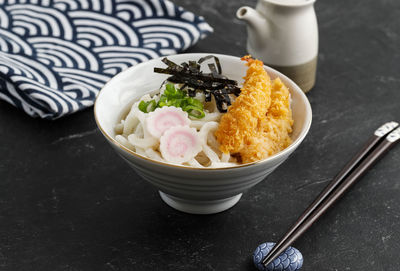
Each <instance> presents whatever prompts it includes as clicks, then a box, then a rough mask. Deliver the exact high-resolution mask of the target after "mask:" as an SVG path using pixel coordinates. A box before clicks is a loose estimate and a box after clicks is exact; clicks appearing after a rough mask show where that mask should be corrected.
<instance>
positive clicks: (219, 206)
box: [159, 191, 242, 215]
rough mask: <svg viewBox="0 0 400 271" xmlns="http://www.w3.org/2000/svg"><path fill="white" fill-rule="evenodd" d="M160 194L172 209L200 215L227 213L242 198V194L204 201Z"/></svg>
mask: <svg viewBox="0 0 400 271" xmlns="http://www.w3.org/2000/svg"><path fill="white" fill-rule="evenodd" d="M159 192H160V196H161V199H162V200H163V201H164V202H165V203H166V204H168V205H169V206H171V207H172V208H174V209H176V210H178V211H181V212H185V213H189V214H200V215H206V214H215V213H219V212H222V211H225V210H227V209H229V208H231V207H232V206H233V205H235V204H236V203H237V202H238V201H239V200H240V198H241V197H242V194H238V195H236V196H233V197H230V198H226V199H220V200H208V201H203V200H188V199H182V198H177V197H174V196H171V195H168V194H165V193H163V192H161V191H159Z"/></svg>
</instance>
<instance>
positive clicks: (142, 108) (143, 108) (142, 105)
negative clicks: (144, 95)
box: [138, 101, 150, 113]
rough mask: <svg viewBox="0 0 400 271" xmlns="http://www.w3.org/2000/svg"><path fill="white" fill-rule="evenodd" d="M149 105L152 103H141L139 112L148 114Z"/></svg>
mask: <svg viewBox="0 0 400 271" xmlns="http://www.w3.org/2000/svg"><path fill="white" fill-rule="evenodd" d="M149 103H150V102H145V101H141V102H140V103H139V106H138V107H139V110H140V111H142V112H144V113H147V106H148V105H149Z"/></svg>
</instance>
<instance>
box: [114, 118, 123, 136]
mask: <svg viewBox="0 0 400 271" xmlns="http://www.w3.org/2000/svg"><path fill="white" fill-rule="evenodd" d="M124 122H125V121H124V120H121V122H120V123H118V124H117V125H115V127H114V132H115V133H116V134H122V133H123V131H124Z"/></svg>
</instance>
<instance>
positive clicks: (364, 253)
mask: <svg viewBox="0 0 400 271" xmlns="http://www.w3.org/2000/svg"><path fill="white" fill-rule="evenodd" d="M176 2H177V3H178V4H180V5H182V6H184V7H186V8H187V9H189V10H192V11H194V12H196V13H197V14H200V15H203V16H205V17H206V19H207V21H208V22H209V23H210V24H211V25H212V26H213V27H214V29H215V32H214V34H212V35H211V36H209V37H208V38H207V39H205V40H203V41H201V42H199V43H198V44H197V45H196V46H194V47H193V48H191V49H190V50H189V52H213V53H225V54H231V55H236V56H241V55H244V54H245V53H246V49H245V41H246V30H245V26H244V25H243V24H242V23H241V22H239V21H238V20H237V19H236V18H235V16H234V14H235V12H236V10H237V8H239V7H240V6H242V5H249V6H254V5H255V1H254V0H253V1H244V0H241V1H229V0H223V1H221V0H213V1H211V0H209V1H194V0H179V1H176ZM315 7H316V12H317V17H318V23H319V33H320V53H319V60H318V61H319V62H318V78H317V84H316V86H315V88H314V89H313V90H312V91H311V92H310V93H309V94H307V96H308V98H309V100H310V102H311V105H312V108H313V124H312V127H311V130H310V132H309V134H308V136H307V138H306V139H305V141H304V142H303V143H302V145H301V146H300V147H299V148H298V149H297V150H296V152H295V153H294V154H293V155H292V156H291V157H290V158H289V159H288V160H287V161H286V162H285V163H284V164H282V165H281V166H280V167H279V168H278V169H277V170H276V171H274V172H273V173H272V174H271V175H270V176H269V177H268V178H267V179H266V180H265V181H263V182H262V183H260V184H258V185H257V186H256V187H254V188H253V189H251V190H250V191H248V192H246V193H245V194H244V195H243V197H242V199H241V200H240V202H239V203H238V204H237V205H236V206H234V207H233V208H232V209H230V210H228V211H225V212H223V213H220V214H216V215H207V216H198V215H188V214H184V213H181V212H178V211H175V210H174V209H172V208H170V207H168V206H167V205H166V204H165V203H163V202H162V201H161V199H160V197H159V195H158V193H157V191H156V190H155V189H154V188H153V187H152V186H150V185H149V184H148V183H147V182H145V181H144V180H142V179H141V178H140V177H139V176H138V175H136V174H135V172H134V171H133V170H131V169H130V168H129V167H128V165H127V164H126V163H125V162H124V161H122V159H120V158H119V157H118V156H117V155H116V154H115V153H114V151H113V150H112V149H111V147H110V146H109V145H108V144H107V143H106V141H105V139H104V138H103V137H102V135H101V134H100V132H99V131H98V130H97V128H96V124H95V121H94V118H93V112H92V108H90V109H87V110H85V111H83V112H80V113H77V114H74V115H72V116H69V117H66V118H63V119H60V120H57V121H53V122H51V121H46V120H40V119H32V118H30V117H28V116H26V115H24V113H22V112H21V111H19V110H17V109H15V108H13V107H12V106H10V105H8V104H6V103H5V102H0V138H1V139H0V140H1V141H0V142H1V144H0V154H1V158H0V270H2V271H3V270H4V271H5V270H7V271H8V270H12V271H14V270H51V271H58V270H70V271H76V270H163V271H167V270H174V271H175V270H218V271H228V270H255V269H254V267H253V265H252V263H251V254H252V252H253V250H254V249H255V248H256V247H257V245H258V244H260V243H262V242H264V241H276V240H277V239H278V238H279V236H280V235H282V234H283V233H284V232H285V230H287V228H288V227H289V226H290V225H291V223H293V222H294V221H295V220H296V218H297V217H298V216H299V215H300V214H301V212H302V211H303V210H304V209H305V207H306V206H307V205H308V204H309V203H310V202H311V201H312V199H313V198H314V197H316V195H317V194H318V193H319V191H321V189H323V187H324V186H325V185H326V184H327V183H328V181H329V180H330V179H331V178H332V177H333V176H334V175H335V174H336V173H337V172H338V171H339V170H340V169H341V168H342V167H343V165H344V164H345V163H346V162H347V160H349V159H350V157H351V156H352V155H353V154H354V153H355V152H356V151H357V150H358V149H359V148H360V147H361V146H362V145H363V143H364V142H365V141H366V140H367V138H368V137H369V136H370V135H371V133H372V132H373V131H374V130H375V129H376V128H377V127H378V126H380V124H382V123H384V122H386V121H390V120H397V121H399V120H400V108H399V107H400V75H399V71H400V34H399V33H400V32H399V28H400V19H399V18H400V1H398V0H385V1H383V0H382V1H376V0H353V1H348V0H335V1H328V0H319V1H317V2H316V4H315ZM294 245H295V247H297V248H298V249H299V250H301V251H302V253H303V255H304V258H305V260H304V266H303V268H302V270H304V271H309V270H318V271H323V270H331V271H342V270H385V271H391V270H393V271H394V270H399V268H400V267H399V266H400V257H399V255H400V145H399V146H397V147H396V148H394V149H393V150H392V151H391V152H390V153H389V154H388V155H387V156H385V157H384V158H383V159H382V160H381V161H380V162H379V163H378V164H377V165H376V166H375V167H374V168H373V169H372V170H370V171H369V172H368V173H367V175H366V176H365V177H364V178H363V179H362V180H361V181H360V182H359V183H357V184H356V185H355V186H354V187H353V188H352V189H351V191H349V193H347V194H346V195H345V196H344V197H343V198H342V199H341V200H340V201H339V202H337V204H336V205H335V207H334V208H333V209H331V210H329V211H328V212H327V213H326V214H325V215H324V216H323V217H322V218H321V219H320V220H319V221H318V222H317V223H316V224H314V225H313V226H312V227H311V228H310V229H309V231H307V232H306V233H305V234H304V235H303V236H302V237H301V238H300V239H298V240H297V241H296V242H295V244H294Z"/></svg>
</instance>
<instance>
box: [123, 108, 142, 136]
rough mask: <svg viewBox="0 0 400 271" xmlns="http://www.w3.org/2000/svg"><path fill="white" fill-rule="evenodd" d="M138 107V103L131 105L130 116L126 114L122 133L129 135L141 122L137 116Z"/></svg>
mask: <svg viewBox="0 0 400 271" xmlns="http://www.w3.org/2000/svg"><path fill="white" fill-rule="evenodd" d="M135 107H137V103H135V104H133V105H132V107H131V111H130V112H129V114H128V116H126V118H125V121H124V129H123V132H122V134H123V135H125V136H128V135H129V134H131V133H132V132H133V129H134V128H135V127H136V125H137V124H138V123H139V120H138V118H137V117H136V114H135V110H134V108H135Z"/></svg>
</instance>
